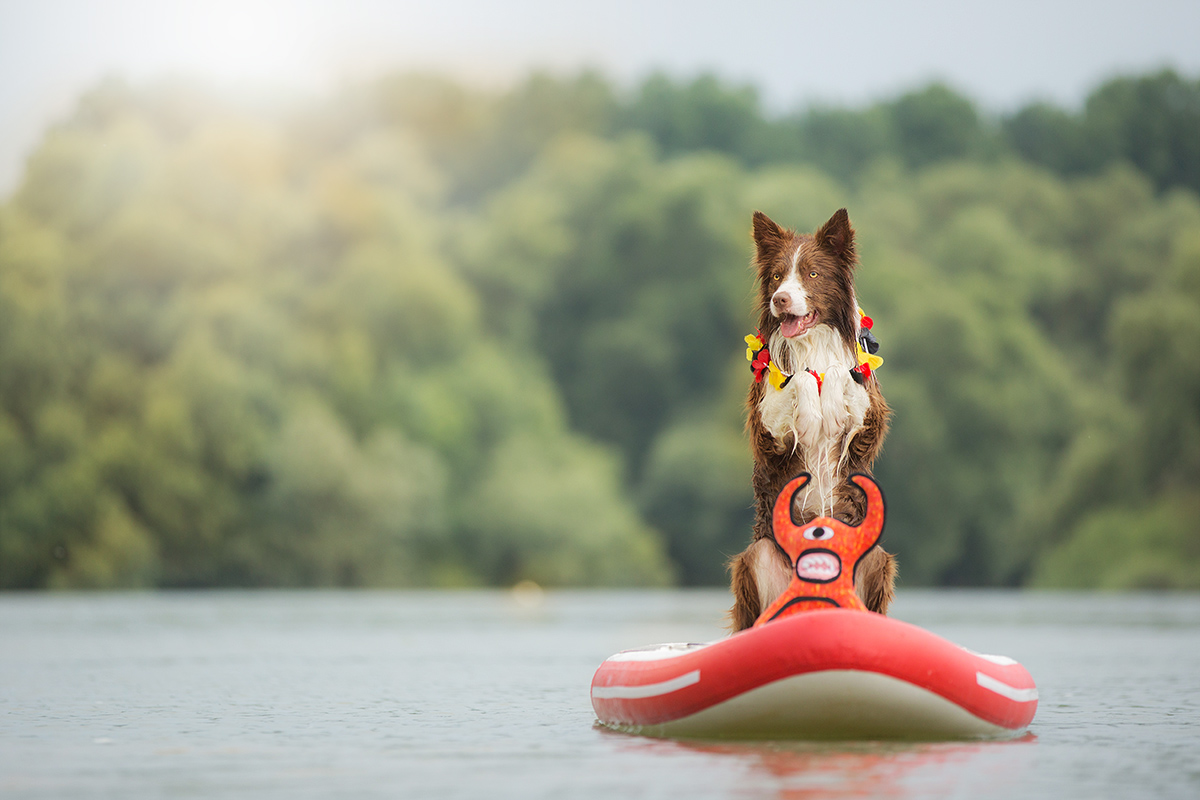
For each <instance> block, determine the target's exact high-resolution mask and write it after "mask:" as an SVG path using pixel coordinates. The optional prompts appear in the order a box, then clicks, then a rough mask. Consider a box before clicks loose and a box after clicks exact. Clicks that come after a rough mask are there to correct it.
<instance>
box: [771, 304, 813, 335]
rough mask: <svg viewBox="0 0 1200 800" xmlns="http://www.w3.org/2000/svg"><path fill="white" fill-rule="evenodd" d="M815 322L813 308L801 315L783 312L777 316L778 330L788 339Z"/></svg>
mask: <svg viewBox="0 0 1200 800" xmlns="http://www.w3.org/2000/svg"><path fill="white" fill-rule="evenodd" d="M816 324H817V310H816V309H815V308H814V309H813V310H812V311H810V312H808V313H807V314H805V315H804V316H803V317H797V316H796V315H795V314H784V315H783V316H782V317H780V318H779V331H780V333H782V334H783V335H784V336H786V337H787V338H788V339H791V338H793V337H796V336H799V335H800V334H802V333H804V332H805V331H807V330H808V329H809V328H811V327H812V326H813V325H816Z"/></svg>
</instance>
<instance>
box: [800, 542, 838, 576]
mask: <svg viewBox="0 0 1200 800" xmlns="http://www.w3.org/2000/svg"><path fill="white" fill-rule="evenodd" d="M841 574H842V560H841V559H840V558H838V557H837V554H836V553H831V552H830V551H828V550H810V551H808V552H807V553H805V554H803V555H802V556H800V559H799V560H798V561H797V562H796V575H797V577H799V578H800V580H802V581H812V582H813V583H829V581H831V580H833V579H834V578H836V577H837V576H838V575H841Z"/></svg>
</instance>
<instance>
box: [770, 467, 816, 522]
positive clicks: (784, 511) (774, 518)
mask: <svg viewBox="0 0 1200 800" xmlns="http://www.w3.org/2000/svg"><path fill="white" fill-rule="evenodd" d="M810 477H811V476H810V475H809V474H808V473H807V472H801V473H800V474H799V475H797V476H796V477H794V478H792V479H791V480H790V481H788V482H787V485H786V486H784V487H783V488H782V489H781V490H780V491H779V497H777V498H776V499H775V511H774V513H773V514H772V515H771V530H773V531H782V530H785V529H786V528H794V527H795V526H796V523H794V522H792V500H793V499H794V498H795V497H796V492H798V491H800V490H801V489H802V488H804V484H806V483H808V481H809V479H810Z"/></svg>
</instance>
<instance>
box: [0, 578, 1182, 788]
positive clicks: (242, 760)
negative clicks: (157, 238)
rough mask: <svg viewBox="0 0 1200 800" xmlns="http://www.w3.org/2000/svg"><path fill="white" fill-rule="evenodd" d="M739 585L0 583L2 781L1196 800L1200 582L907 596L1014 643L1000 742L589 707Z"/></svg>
mask: <svg viewBox="0 0 1200 800" xmlns="http://www.w3.org/2000/svg"><path fill="white" fill-rule="evenodd" d="M727 605H728V597H727V595H726V594H725V593H723V592H706V591H676V592H571V593H563V592H544V593H542V592H541V591H540V590H534V589H532V587H525V588H524V589H523V590H522V591H521V592H518V593H516V594H513V593H501V592H453V593H422V592H414V593H387V592H379V593H318V592H294V593H288V592H263V593H196V594H141V595H0V634H2V638H0V796H2V797H4V798H5V800H8V798H13V797H16V798H27V797H28V798H35V797H36V798H60V797H77V796H84V795H87V796H108V797H120V798H123V799H124V798H142V797H146V798H150V797H163V796H173V795H186V796H191V797H225V796H236V797H243V796H254V797H255V798H288V799H289V800H291V798H296V797H326V796H331V795H336V796H354V797H381V798H392V797H403V798H424V797H430V798H453V797H463V798H475V797H482V796H487V797H510V796H520V797H547V798H556V800H557V799H558V798H563V797H571V798H590V797H595V798H612V797H619V798H621V799H622V800H626V798H639V797H648V798H650V797H653V798H657V797H687V798H688V799H689V800H701V799H702V798H725V797H778V798H818V797H821V798H846V797H876V796H886V797H901V798H903V797H969V798H978V797H983V798H1001V797H1003V798H1011V797H1020V798H1030V797H1033V798H1055V800H1058V798H1063V797H1067V798H1093V797H1130V796H1152V797H1196V796H1200V772H1198V771H1197V769H1196V753H1197V752H1200V736H1198V734H1197V727H1198V726H1197V725H1196V720H1197V719H1200V670H1197V669H1196V666H1195V665H1196V664H1197V663H1200V597H1197V596H1195V595H1161V596H1155V595H1138V596H1114V595H1052V594H1016V593H1002V592H1001V593H982V592H906V593H903V594H901V596H900V598H899V599H898V601H897V603H896V616H898V617H899V618H901V619H904V620H906V621H909V622H912V623H914V624H917V625H920V626H922V627H925V628H928V629H930V630H932V631H934V632H935V633H937V634H939V635H941V636H944V637H946V638H947V639H950V640H951V641H954V642H958V643H959V644H962V645H964V646H966V647H970V648H971V649H974V650H976V651H981V652H993V653H1003V654H1006V655H1009V656H1012V657H1014V658H1016V659H1018V660H1019V661H1021V662H1022V663H1023V664H1024V665H1025V666H1026V667H1027V668H1028V669H1029V671H1030V673H1031V674H1032V675H1033V676H1034V678H1035V680H1036V681H1037V682H1038V686H1039V689H1040V692H1041V701H1040V703H1039V708H1038V715H1037V717H1036V718H1035V720H1034V722H1033V725H1032V728H1031V731H1032V733H1031V734H1030V735H1028V736H1025V737H1024V738H1021V739H1017V740H1010V741H1006V742H978V743H962V742H958V743H945V744H928V743H926V744H903V743H888V744H881V743H765V744H763V743H759V744H754V743H721V744H706V743H698V742H676V741H670V740H659V739H649V738H645V737H638V736H629V735H625V734H619V733H614V732H611V731H607V730H605V729H603V728H599V727H598V726H596V724H595V717H594V715H593V714H592V710H591V706H590V703H589V699H588V687H589V685H590V680H591V676H592V673H593V672H594V670H595V669H596V667H597V666H598V665H599V664H600V662H601V661H603V660H604V658H606V657H607V656H609V655H611V654H612V653H614V652H616V651H618V650H622V649H627V648H630V647H637V646H641V645H647V644H653V643H657V642H667V641H708V640H712V639H716V638H719V637H721V636H722V635H723V633H722V631H721V627H720V626H721V621H722V614H723V611H724V610H725V608H726V607H727Z"/></svg>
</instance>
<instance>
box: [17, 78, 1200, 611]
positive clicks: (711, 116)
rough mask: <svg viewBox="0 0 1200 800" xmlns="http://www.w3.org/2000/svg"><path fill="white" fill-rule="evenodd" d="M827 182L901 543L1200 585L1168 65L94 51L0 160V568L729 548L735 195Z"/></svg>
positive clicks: (546, 569)
mask: <svg viewBox="0 0 1200 800" xmlns="http://www.w3.org/2000/svg"><path fill="white" fill-rule="evenodd" d="M843 206H845V207H847V208H848V209H849V211H850V216H851V219H852V221H853V223H854V225H855V227H856V229H857V231H858V235H859V241H860V245H861V250H862V266H861V268H860V270H859V273H858V285H859V291H860V293H861V298H860V301H861V304H862V306H863V307H864V309H865V310H866V311H867V313H868V314H870V315H871V316H872V317H873V318H874V320H875V329H874V330H875V332H876V334H877V335H878V337H879V339H880V341H881V344H882V350H881V352H880V355H882V356H883V357H884V358H885V364H884V366H883V367H882V368H881V369H880V379H881V383H882V387H883V390H884V393H885V395H886V396H887V398H888V401H889V403H890V404H891V405H892V407H893V408H894V410H895V418H894V424H893V429H892V432H891V434H890V436H889V438H888V440H887V443H886V445H885V448H884V452H883V455H882V456H881V458H880V460H879V461H878V462H877V465H876V477H877V479H878V480H879V482H880V484H881V485H882V486H883V487H884V491H885V492H886V493H887V498H888V525H887V529H886V530H885V532H884V539H883V541H884V542H885V544H886V545H887V547H888V549H889V550H891V551H894V552H896V553H897V554H898V555H899V558H900V563H901V581H902V585H908V586H923V585H924V586H1038V587H1050V588H1054V587H1061V588H1102V589H1157V588H1174V589H1197V588H1200V523H1198V522H1197V520H1198V519H1200V81H1197V80H1194V79H1189V78H1186V77H1182V76H1180V75H1177V74H1175V73H1173V72H1170V71H1165V72H1160V73H1155V74H1148V75H1135V76H1127V77H1120V78H1116V79H1113V80H1111V81H1109V82H1107V83H1105V84H1104V85H1102V86H1100V87H1098V88H1097V89H1096V90H1095V91H1094V92H1093V93H1092V94H1091V95H1090V96H1089V97H1088V99H1087V101H1086V103H1085V104H1084V105H1083V107H1082V108H1081V109H1080V110H1079V111H1077V112H1072V111H1067V110H1063V109H1060V108H1056V107H1053V106H1049V105H1045V104H1033V105H1029V106H1027V107H1025V108H1023V109H1020V110H1018V111H1016V112H1015V113H1013V114H1011V115H1008V116H1004V117H1001V118H989V117H986V116H985V115H983V114H981V113H980V111H979V110H978V109H977V108H976V107H975V105H974V104H973V103H972V102H971V101H970V100H969V99H968V98H965V97H963V96H961V95H959V94H958V93H956V92H955V91H953V90H952V89H950V88H947V87H945V86H941V85H937V84H934V85H930V86H927V87H924V88H920V89H917V90H915V91H912V92H909V93H907V94H903V95H901V96H898V97H896V98H894V99H889V100H885V101H881V102H879V103H876V104H874V105H871V106H867V107H861V108H828V107H827V108H808V109H803V110H798V111H796V112H795V113H792V114H786V115H781V116H768V115H767V114H766V113H765V112H764V111H763V110H762V108H761V105H760V103H759V100H758V97H757V95H756V93H755V91H754V90H753V88H752V87H745V86H736V85H731V84H727V83H724V82H722V81H721V80H720V79H717V78H714V77H710V76H709V77H700V78H696V79H694V80H689V81H675V80H672V79H669V78H666V77H663V76H652V77H650V78H648V79H646V80H645V81H644V82H643V83H641V84H640V85H639V86H638V87H636V88H634V89H633V90H632V91H630V92H620V91H618V90H617V89H616V88H615V87H614V85H613V84H611V83H609V82H608V81H607V80H606V79H605V78H604V77H603V76H600V75H597V74H594V73H581V74H578V75H574V76H567V77H561V76H559V77H554V76H549V75H544V74H534V75H531V76H530V77H528V79H526V80H525V81H523V82H521V83H519V84H517V85H516V86H514V87H512V88H511V89H508V90H505V91H502V92H484V91H478V90H475V89H471V88H468V87H466V86H463V85H460V84H458V83H455V82H453V81H451V80H449V79H446V78H442V77H439V76H436V75H395V76H390V77H386V78H382V79H379V80H376V81H373V82H370V83H364V84H359V85H356V86H352V87H347V88H345V89H343V90H342V91H340V92H338V93H336V94H335V95H333V96H331V97H330V98H327V99H325V100H322V101H314V102H311V103H308V104H305V105H300V106H294V107H290V108H288V109H286V110H278V109H277V110H273V111H263V110H261V109H255V108H250V107H247V106H246V105H245V104H238V103H235V102H232V101H230V100H228V99H223V98H222V97H221V96H219V95H215V94H212V93H209V92H207V91H205V90H203V89H199V88H196V87H194V86H185V85H180V84H162V85H156V86H148V87H131V86H129V85H126V84H124V83H122V82H120V81H115V80H113V81H107V82H105V83H103V84H101V85H99V86H97V87H96V88H95V89H93V90H92V91H90V92H88V93H86V94H85V95H84V96H83V97H82V98H81V99H80V100H79V102H78V105H77V107H76V109H75V111H74V113H73V114H72V115H71V117H70V118H69V119H68V120H66V121H65V122H63V123H62V124H60V125H57V126H55V127H54V128H52V129H51V130H49V131H48V132H47V133H46V135H45V137H44V139H43V141H42V143H41V144H40V146H39V147H38V148H37V150H36V152H35V153H34V154H33V155H32V156H31V158H30V159H29V161H28V163H27V167H26V171H25V174H24V177H23V179H22V181H21V183H20V185H19V187H18V188H17V190H16V191H15V192H14V193H13V195H12V196H11V197H10V198H9V199H7V200H5V201H4V202H3V203H0V588H4V589H37V588H61V589H65V588H137V587H163V588H167V587H176V588H179V587H267V586H269V587H302V586H346V587H355V586H373V587H434V586H437V587H458V586H512V585H515V584H521V582H523V581H529V582H532V583H530V584H522V585H539V586H545V587H555V586H656V585H683V586H693V585H720V584H722V583H724V582H725V573H724V562H725V559H726V558H727V557H728V556H729V555H731V554H733V553H736V552H738V551H739V550H740V549H741V548H742V547H743V546H744V544H745V542H746V541H747V540H748V537H749V531H750V511H749V507H750V503H751V497H750V490H749V476H750V459H749V452H748V446H747V444H746V442H745V440H744V436H743V433H742V422H743V408H742V404H743V401H744V396H745V390H746V385H747V382H748V381H749V380H751V377H750V374H749V370H748V369H747V367H746V364H745V361H744V349H745V348H744V346H743V344H742V337H743V336H744V335H745V334H746V333H749V332H752V331H751V326H752V320H753V315H752V313H751V307H750V306H751V294H752V293H751V277H750V273H749V270H748V267H747V265H748V263H749V259H750V256H751V242H750V238H749V233H748V231H749V226H750V214H751V212H752V211H753V210H754V209H760V210H763V211H765V212H767V213H768V214H770V215H771V216H772V217H773V218H774V219H777V220H780V221H781V222H783V223H785V224H789V225H794V226H796V227H798V228H800V229H811V228H812V227H813V226H815V225H817V224H819V223H820V222H821V221H823V220H824V219H826V218H827V217H828V216H829V214H830V213H831V212H832V211H833V210H835V209H837V208H839V207H843Z"/></svg>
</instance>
